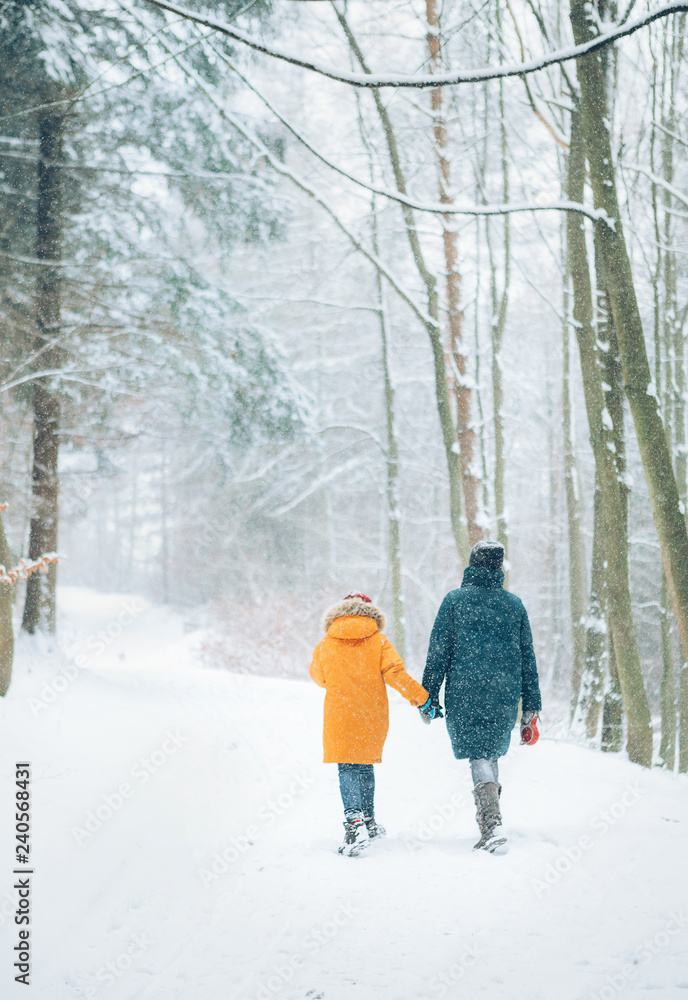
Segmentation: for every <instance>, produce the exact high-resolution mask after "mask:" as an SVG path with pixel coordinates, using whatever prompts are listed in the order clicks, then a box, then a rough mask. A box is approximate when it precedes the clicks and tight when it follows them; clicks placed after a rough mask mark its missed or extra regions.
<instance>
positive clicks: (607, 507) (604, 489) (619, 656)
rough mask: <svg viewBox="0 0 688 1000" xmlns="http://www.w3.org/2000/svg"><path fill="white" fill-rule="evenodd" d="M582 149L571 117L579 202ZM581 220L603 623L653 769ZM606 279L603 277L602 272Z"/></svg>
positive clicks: (585, 364)
mask: <svg viewBox="0 0 688 1000" xmlns="http://www.w3.org/2000/svg"><path fill="white" fill-rule="evenodd" d="M584 187H585V143H584V140H583V132H582V129H581V122H580V118H579V115H578V114H577V113H576V112H573V113H572V120H571V146H570V154H569V177H568V196H569V199H570V200H571V201H578V202H582V200H583V196H584ZM583 227H584V223H583V220H582V219H581V218H580V217H578V216H574V215H573V213H569V214H568V216H567V225H566V230H567V245H568V267H569V272H570V274H571V280H572V284H573V302H574V305H573V317H574V321H575V326H576V335H577V338H578V346H579V351H580V359H581V369H582V374H583V388H584V394H585V406H586V411H587V416H588V426H589V429H590V442H591V445H592V450H593V454H594V457H595V468H596V471H597V476H598V481H599V488H600V502H601V506H602V518H603V521H604V526H605V558H606V562H607V567H606V600H607V620H608V623H609V628H610V631H611V636H612V638H613V641H614V650H615V652H616V660H617V667H618V676H619V685H620V689H621V692H622V695H623V705H624V708H625V710H626V716H627V719H628V753H629V756H630V758H631V760H633V761H635V762H636V763H639V764H643V765H645V766H646V767H649V766H650V765H651V763H652V724H651V718H650V709H649V706H648V703H647V696H646V693H645V688H644V686H643V678H642V673H641V669H640V659H639V657H638V649H637V645H636V638H635V631H634V627H633V613H632V608H631V595H630V590H629V584H628V545H627V538H626V518H625V514H624V503H623V498H622V492H621V490H620V488H619V482H618V472H617V467H616V463H615V460H614V451H615V444H614V440H613V425H612V420H611V417H610V414H609V411H608V410H607V408H606V406H605V399H604V394H603V389H602V378H601V370H600V365H599V352H598V349H597V338H596V333H595V330H594V327H593V304H592V286H591V281H590V267H589V263H588V254H587V247H586V243H585V230H584V228H583ZM605 277H606V271H605Z"/></svg>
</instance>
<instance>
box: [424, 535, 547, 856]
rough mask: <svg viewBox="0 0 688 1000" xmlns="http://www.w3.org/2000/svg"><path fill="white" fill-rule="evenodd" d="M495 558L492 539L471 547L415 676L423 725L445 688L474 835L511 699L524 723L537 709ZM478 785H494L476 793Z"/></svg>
mask: <svg viewBox="0 0 688 1000" xmlns="http://www.w3.org/2000/svg"><path fill="white" fill-rule="evenodd" d="M503 558H504V549H503V547H502V546H501V545H500V544H499V543H498V542H478V544H477V545H475V546H474V547H473V549H472V551H471V556H470V563H469V565H468V567H467V568H466V570H465V572H464V575H463V583H462V585H461V587H460V588H459V589H458V590H452V591H451V592H450V593H449V594H447V596H446V597H445V598H444V600H443V601H442V604H441V606H440V609H439V611H438V613H437V618H436V620H435V624H434V627H433V630H432V634H431V636H430V645H429V649H428V658H427V663H426V667H425V673H424V674H423V687H424V688H425V689H426V691H428V693H429V695H430V700H431V707H430V709H425V706H424V711H423V714H424V715H425V717H426V720H427V716H428V714H429V715H430V717H431V718H432V717H433V714H434V713H436V710H437V706H438V705H439V692H440V688H441V687H442V684H443V683H444V685H445V690H444V705H445V713H446V721H447V730H448V731H449V738H450V740H451V744H452V749H453V751H454V756H455V757H457V758H459V759H465V758H468V759H469V761H470V763H471V770H472V772H473V779H474V783H475V786H476V792H477V793H478V794H477V795H476V802H477V803H478V823H479V825H480V826H481V833H482V832H483V824H481V809H480V802H479V801H478V800H479V798H480V797H481V796H482V795H483V794H484V795H486V796H487V797H488V798H490V800H492V799H493V798H496V804H497V814H498V815H499V801H498V793H499V791H500V790H501V786H500V785H499V784H498V768H497V759H498V758H499V757H503V756H504V754H506V752H507V751H508V749H509V742H510V740H511V731H512V729H513V728H514V725H515V723H516V717H517V714H518V703H519V700H521V699H522V710H523V716H524V718H525V719H526V720H527V721H530V720H531V719H532V718H533V717H534V716H536V715H537V714H538V713H539V711H540V709H541V707H542V702H541V699H540V686H539V683H538V675H537V665H536V662H535V652H534V650H533V637H532V633H531V631H530V622H529V621H528V613H527V612H526V609H525V607H524V606H523V602H522V601H521V600H520V598H518V597H516V595H515V594H511V593H509V592H508V591H505V590H504V589H503V588H502V585H503V583H504V573H503V571H502V562H503ZM483 785H492V786H494V787H493V788H491V789H490V788H487V789H485V788H483V790H482V792H481V791H480V787H481V786H483ZM491 804H492V806H494V804H495V803H494V802H491ZM492 812H494V810H492ZM493 818H494V817H493ZM499 821H500V822H501V816H499ZM488 825H489V824H488ZM494 825H495V826H496V825H499V824H497V823H495V824H494ZM492 839H494V838H492ZM477 846H481V847H484V846H485V845H484V844H480V843H479V844H478V845H476V847H477ZM488 849H489V848H488Z"/></svg>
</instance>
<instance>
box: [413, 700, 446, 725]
mask: <svg viewBox="0 0 688 1000" xmlns="http://www.w3.org/2000/svg"><path fill="white" fill-rule="evenodd" d="M418 711H419V712H420V717H421V719H422V720H423V722H424V723H425V725H426V726H429V725H430V723H431V722H432V720H433V719H443V718H444V715H443V714H442V709H441V707H440V704H439V702H437V701H435V702H433V700H432V698H428V700H427V701H426V702H425V704H424V705H420V706H419V708H418Z"/></svg>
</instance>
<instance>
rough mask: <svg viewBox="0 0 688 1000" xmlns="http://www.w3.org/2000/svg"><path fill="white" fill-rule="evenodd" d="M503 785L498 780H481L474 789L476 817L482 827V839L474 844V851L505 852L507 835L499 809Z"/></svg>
mask: <svg viewBox="0 0 688 1000" xmlns="http://www.w3.org/2000/svg"><path fill="white" fill-rule="evenodd" d="M501 791H502V786H501V785H500V784H498V782H496V781H481V782H480V784H479V785H476V786H475V788H474V789H473V798H474V799H475V806H476V819H477V820H478V826H479V828H480V840H479V841H478V843H477V844H475V845H474V846H473V850H474V851H487V852H488V854H504V853H505V852H506V837H505V836H504V831H503V829H502V814H501V812H500V811H499V796H500V793H501Z"/></svg>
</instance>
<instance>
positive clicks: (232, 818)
mask: <svg viewBox="0 0 688 1000" xmlns="http://www.w3.org/2000/svg"><path fill="white" fill-rule="evenodd" d="M62 598H63V603H62V606H63V608H65V612H64V613H65V620H64V622H63V635H65V636H67V637H68V639H69V642H70V644H71V646H70V650H69V652H70V657H71V659H70V658H68V657H66V656H64V655H59V654H57V653H56V652H55V651H54V650H52V651H51V650H50V649H49V648H48V647H46V646H42V645H41V642H40V641H36V640H31V641H26V640H25V639H24V640H22V641H21V642H20V644H19V650H18V657H17V664H16V673H15V680H14V683H13V685H12V688H11V690H10V692H9V694H8V696H7V697H6V698H5V699H4V701H3V703H2V705H0V741H1V745H2V757H1V760H2V792H1V793H0V859H2V860H1V863H0V880H1V881H0V913H1V914H2V917H0V920H2V949H1V950H2V954H1V962H2V966H3V968H2V970H0V976H1V977H2V979H1V981H2V990H1V995H2V997H3V998H5V997H8V998H11V997H15V996H16V997H19V996H22V997H23V996H25V995H26V994H25V990H24V987H20V986H19V985H15V984H14V983H13V981H12V979H13V971H12V968H11V966H12V962H13V960H14V959H13V958H12V957H11V956H12V947H13V946H14V944H15V943H16V940H17V937H16V928H15V927H14V925H13V922H12V915H11V914H12V911H13V910H14V906H15V903H16V901H15V897H14V894H13V893H12V891H11V886H12V878H13V876H12V867H13V844H12V837H11V829H12V824H13V817H12V811H13V810H12V806H13V803H12V800H11V797H10V796H11V783H12V780H13V771H14V762H15V760H24V759H26V760H31V761H32V764H33V799H32V810H33V823H34V828H33V837H34V852H35V853H34V863H35V872H36V873H35V875H34V883H33V901H32V902H33V924H32V947H33V955H34V960H33V984H32V987H31V991H32V992H31V993H29V995H30V996H33V997H35V998H37V1000H72V998H77V997H83V998H95V997H98V998H108V1000H124V998H126V1000H134V998H136V1000H138V998H141V1000H153V998H155V1000H271V998H273V997H274V998H276V1000H306V998H310V1000H315V998H324V1000H350V998H354V997H356V998H359V997H360V998H362V1000H363V998H364V1000H369V998H370V1000H375V998H380V1000H415V998H418V1000H420V998H423V997H441V996H445V997H448V998H458V997H461V998H464V997H466V998H470V1000H472V998H485V1000H493V998H494V1000H502V998H504V1000H588V998H592V997H595V998H601V1000H611V998H613V997H617V996H618V997H623V998H627V1000H641V998H642V1000H652V998H661V1000H674V998H676V1000H679V998H680V1000H688V958H687V957H686V956H687V955H688V879H687V877H686V875H687V871H688V779H687V778H685V777H680V778H679V777H675V776H671V775H667V774H664V773H661V772H658V771H655V772H651V773H650V772H647V771H644V770H642V769H641V768H639V767H636V766H634V765H632V764H629V763H628V761H626V760H624V759H623V758H621V757H617V756H606V755H602V754H598V753H594V752H592V751H589V750H585V749H582V748H580V747H576V746H573V745H570V744H568V743H566V742H559V741H556V740H552V739H548V738H547V735H545V738H544V739H542V740H541V741H540V743H539V744H538V745H537V747H534V748H528V747H518V746H514V749H512V752H511V753H510V755H509V756H508V757H507V758H506V759H505V760H504V762H503V766H502V780H503V784H504V792H503V797H502V802H503V811H504V814H505V818H506V820H507V823H508V832H509V833H510V835H511V849H510V852H509V854H508V855H507V856H506V857H501V858H496V857H490V856H485V855H474V854H473V853H472V851H471V846H472V844H473V842H474V841H475V839H476V828H475V821H474V818H473V805H472V799H471V795H470V790H469V787H468V785H467V766H466V765H465V764H462V763H457V762H455V761H454V760H453V758H452V757H451V754H450V751H449V744H448V740H447V736H446V731H445V730H444V727H443V724H442V723H439V724H438V723H435V724H433V726H431V727H425V726H423V725H422V724H421V722H420V720H419V719H418V716H417V713H416V712H414V711H412V710H411V709H410V708H409V707H408V705H407V704H406V703H405V702H403V701H402V700H401V699H400V698H398V697H397V696H396V695H395V696H394V698H393V701H392V724H391V734H390V738H389V740H388V743H387V746H386V749H385V762H384V764H383V765H381V766H379V767H378V768H377V781H378V794H377V803H378V808H377V813H378V818H379V819H380V820H381V821H382V822H384V823H385V824H386V825H387V828H388V831H389V837H388V838H387V840H386V841H383V842H381V843H377V844H373V845H371V848H370V850H369V851H368V853H367V854H366V855H364V856H362V857H360V858H357V859H348V858H342V857H340V856H339V855H337V854H336V850H335V849H336V846H337V844H338V842H339V839H340V835H341V826H340V821H341V817H340V805H339V800H338V791H337V784H336V768H335V767H334V766H333V765H330V766H325V765H323V764H321V763H320V760H321V743H320V724H321V704H322V692H321V691H320V690H319V689H318V688H316V687H315V685H311V684H308V683H303V682H299V681H287V680H275V679H269V678H258V677H250V676H237V675H230V674H228V673H224V672H221V671H211V670H202V669H200V668H199V667H198V666H197V665H196V663H195V657H194V652H193V650H194V642H195V637H194V636H193V635H190V636H189V635H187V636H184V632H183V628H182V622H181V621H179V620H177V619H175V618H174V616H173V615H172V614H171V613H170V612H169V611H166V610H165V609H156V608H150V607H148V606H147V605H145V603H144V602H141V601H136V602H135V603H134V604H133V605H132V603H131V599H130V598H125V597H123V596H117V595H109V596H107V595H95V594H93V593H91V592H88V591H79V590H73V589H72V590H67V591H65V592H63V594H62ZM126 607H129V614H128V615H127V614H124V615H123V620H125V624H124V625H123V626H122V627H121V629H120V628H118V618H119V616H120V615H121V614H122V612H123V611H124V610H125V608H126ZM115 623H116V624H115ZM108 627H109V628H110V634H107V632H106V639H107V641H104V639H103V637H102V636H101V638H99V637H98V635H97V630H99V629H107V628H108ZM118 631H121V634H120V635H116V633H117V632H118ZM77 656H82V657H84V658H85V659H83V660H81V661H80V662H81V663H82V664H84V665H83V666H82V667H81V668H80V669H76V668H74V667H71V668H70V667H69V666H68V665H69V663H70V662H73V659H74V657H77ZM65 669H66V673H65ZM60 674H62V677H63V678H64V680H63V681H60V680H59V679H58V678H59V675H60ZM56 680H57V682H56ZM514 742H515V741H514Z"/></svg>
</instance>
